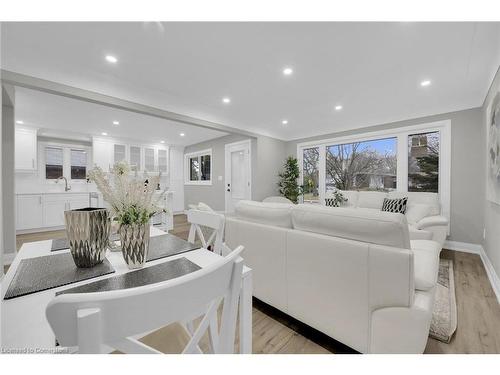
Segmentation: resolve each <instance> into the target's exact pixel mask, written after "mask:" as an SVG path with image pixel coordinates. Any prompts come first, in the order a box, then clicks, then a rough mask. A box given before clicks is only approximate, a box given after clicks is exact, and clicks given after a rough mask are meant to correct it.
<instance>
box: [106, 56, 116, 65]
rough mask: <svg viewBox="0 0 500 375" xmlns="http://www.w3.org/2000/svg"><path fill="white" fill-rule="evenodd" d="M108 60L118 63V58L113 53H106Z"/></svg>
mask: <svg viewBox="0 0 500 375" xmlns="http://www.w3.org/2000/svg"><path fill="white" fill-rule="evenodd" d="M106 61H107V62H109V63H112V64H116V63H117V62H118V59H117V58H116V57H114V56H112V55H106Z"/></svg>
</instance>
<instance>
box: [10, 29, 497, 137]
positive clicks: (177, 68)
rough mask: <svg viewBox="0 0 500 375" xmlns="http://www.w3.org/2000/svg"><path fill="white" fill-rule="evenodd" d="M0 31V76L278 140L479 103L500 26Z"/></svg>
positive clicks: (492, 65) (494, 66)
mask: <svg viewBox="0 0 500 375" xmlns="http://www.w3.org/2000/svg"><path fill="white" fill-rule="evenodd" d="M2 27H3V28H2V61H1V64H2V68H3V69H7V70H12V71H15V72H19V73H24V74H28V75H33V76H36V77H40V78H44V79H49V80H53V81H56V82H61V83H65V84H69V85H73V86H77V87H81V88H85V89H89V90H92V91H97V92H101V93H105V94H108V95H114V96H117V97H121V98H123V99H128V100H133V101H137V102H140V103H144V104H148V105H153V106H156V107H160V108H163V109H166V110H170V111H174V112H178V113H182V114H186V115H190V116H194V117H199V118H202V119H205V120H209V121H214V122H218V123H221V124H223V125H227V126H231V127H236V128H240V129H245V130H249V131H254V132H256V133H260V134H265V135H271V136H274V137H277V138H280V139H296V138H300V137H306V136H312V135H319V134H324V133H331V132H335V131H341V130H348V129H355V128H359V127H364V126H369V125H375V124H380V123H386V122H391V121H397V120H403V119H408V118H414V117H420V116H425V115H432V114H437V113H444V112H449V111H454V110H459V109H465V108H472V107H478V106H480V105H481V104H482V102H483V100H484V97H485V95H486V91H487V89H488V87H489V85H490V83H491V79H492V77H493V75H494V73H495V71H496V70H497V68H498V66H499V64H500V26H499V23H416V22H398V23H359V22H353V23H305V22H304V23H279V22H274V23H93V24H89V23H3V24H2ZM106 54H112V55H115V56H116V57H117V58H118V63H117V64H110V63H108V62H106V61H105V60H104V56H105V55H106ZM285 66H291V67H293V69H294V74H293V75H291V76H288V77H285V76H284V75H283V74H282V69H283V68H284V67H285ZM424 79H430V80H432V84H431V85H430V86H428V87H425V88H424V87H421V86H420V82H421V81H422V80H424ZM224 96H228V97H230V98H231V103H230V104H229V105H227V104H223V103H222V101H221V99H222V97H224ZM337 104H342V105H343V109H342V110H341V111H335V110H334V106H335V105H337ZM283 119H287V120H288V121H289V122H288V124H287V126H283V125H282V124H281V122H282V120H283Z"/></svg>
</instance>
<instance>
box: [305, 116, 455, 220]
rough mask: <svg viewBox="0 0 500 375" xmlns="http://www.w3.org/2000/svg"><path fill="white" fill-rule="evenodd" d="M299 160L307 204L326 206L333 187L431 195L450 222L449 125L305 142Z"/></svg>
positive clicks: (439, 123)
mask: <svg viewBox="0 0 500 375" xmlns="http://www.w3.org/2000/svg"><path fill="white" fill-rule="evenodd" d="M297 158H298V159H299V166H300V168H301V179H302V181H299V183H302V185H303V187H304V195H303V197H302V198H303V200H304V202H307V203H321V204H323V203H324V199H325V198H326V197H327V196H329V194H331V192H332V191H333V190H334V189H335V188H337V189H341V190H373V191H392V190H397V191H400V192H414V191H416V192H419V191H420V192H431V193H436V194H438V195H439V200H440V203H441V208H442V214H443V215H444V216H446V217H448V218H449V212H450V182H451V178H450V172H451V122H450V121H449V120H444V121H437V122H433V123H428V124H420V125H413V126H407V127H401V128H395V129H388V130H381V131H373V132H369V133H365V134H357V135H351V136H346V137H338V138H333V139H325V140H319V141H311V142H304V143H300V144H298V145H297Z"/></svg>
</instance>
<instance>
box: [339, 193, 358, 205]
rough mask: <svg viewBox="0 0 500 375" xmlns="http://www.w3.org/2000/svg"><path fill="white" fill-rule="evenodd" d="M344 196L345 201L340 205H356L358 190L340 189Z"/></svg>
mask: <svg viewBox="0 0 500 375" xmlns="http://www.w3.org/2000/svg"><path fill="white" fill-rule="evenodd" d="M340 192H341V193H342V195H343V196H344V198H347V202H345V203H344V204H342V207H356V206H357V204H358V195H359V192H357V191H355V190H340Z"/></svg>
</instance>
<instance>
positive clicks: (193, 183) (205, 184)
mask: <svg viewBox="0 0 500 375" xmlns="http://www.w3.org/2000/svg"><path fill="white" fill-rule="evenodd" d="M184 185H194V186H211V185H212V181H184Z"/></svg>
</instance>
